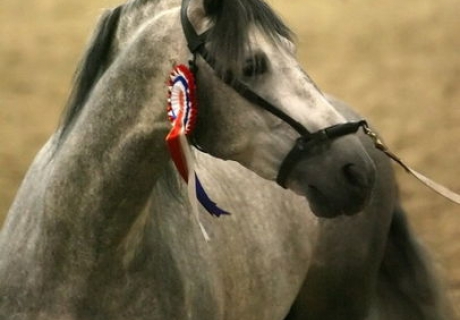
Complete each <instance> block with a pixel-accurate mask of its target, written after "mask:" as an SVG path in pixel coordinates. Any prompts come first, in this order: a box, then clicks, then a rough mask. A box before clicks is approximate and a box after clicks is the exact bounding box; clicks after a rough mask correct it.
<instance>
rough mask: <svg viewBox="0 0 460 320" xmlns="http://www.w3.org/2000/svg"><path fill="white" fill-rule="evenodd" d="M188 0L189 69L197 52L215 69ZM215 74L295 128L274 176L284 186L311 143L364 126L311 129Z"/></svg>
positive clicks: (184, 10)
mask: <svg viewBox="0 0 460 320" xmlns="http://www.w3.org/2000/svg"><path fill="white" fill-rule="evenodd" d="M189 2H190V0H182V7H181V23H182V28H183V31H184V35H185V38H186V40H187V46H188V48H189V50H190V52H191V53H192V54H193V56H194V59H193V60H191V61H190V62H189V63H190V67H191V69H192V72H194V73H196V72H197V71H198V69H197V67H196V64H195V58H196V55H197V54H199V55H200V56H201V57H202V58H203V60H204V61H206V62H207V63H208V65H209V66H210V67H211V68H212V69H213V70H214V71H215V72H216V69H215V61H214V58H213V57H211V56H210V54H209V52H208V51H207V50H206V46H205V44H206V40H207V39H206V36H207V34H208V32H209V30H208V31H206V32H205V33H203V34H200V35H198V34H197V33H196V31H195V29H194V27H193V25H192V24H191V22H190V20H189V19H188V16H187V9H188V5H189ZM216 74H217V72H216ZM217 75H218V76H219V78H220V79H221V80H222V81H223V82H225V83H226V84H227V85H228V86H230V87H232V88H233V89H234V90H235V91H236V92H238V93H239V94H240V95H241V96H242V97H243V98H245V99H246V100H248V101H249V102H251V103H253V104H255V105H258V106H259V107H261V108H262V109H264V110H266V111H268V112H270V113H272V114H273V115H274V116H276V117H278V118H280V119H281V120H283V121H284V122H286V123H287V124H288V125H289V126H291V127H292V128H293V129H294V130H295V131H297V133H299V135H300V137H299V138H298V139H297V140H296V143H295V144H294V146H293V148H292V149H291V151H290V152H289V153H288V155H287V156H286V158H285V159H284V160H283V162H282V163H281V166H280V169H279V172H278V176H277V178H276V182H277V183H278V184H279V185H280V186H282V187H283V188H286V181H287V178H288V176H289V174H290V172H291V170H292V168H293V166H294V165H295V163H297V162H298V161H299V160H300V159H301V158H302V157H303V156H305V155H307V154H308V152H309V150H311V147H312V146H313V145H318V144H322V143H325V142H327V141H331V140H334V139H336V138H339V137H342V136H345V135H349V134H353V133H356V132H357V131H358V130H359V128H360V127H367V122H366V121H365V120H360V121H356V122H347V123H343V124H337V125H334V126H331V127H327V128H325V129H321V130H319V131H316V132H313V133H312V132H310V131H309V130H308V129H307V128H305V127H304V126H303V125H302V124H301V123H300V122H298V121H297V120H295V119H293V118H291V117H290V116H289V115H288V114H286V113H285V112H284V111H282V110H281V109H279V108H277V107H276V106H274V105H273V104H271V103H270V102H268V101H267V100H265V99H264V98H262V97H261V96H259V95H258V94H257V93H255V92H254V91H252V90H251V89H250V88H249V87H248V86H247V85H246V84H244V83H242V82H241V81H238V79H228V78H226V77H223V76H221V75H219V74H217Z"/></svg>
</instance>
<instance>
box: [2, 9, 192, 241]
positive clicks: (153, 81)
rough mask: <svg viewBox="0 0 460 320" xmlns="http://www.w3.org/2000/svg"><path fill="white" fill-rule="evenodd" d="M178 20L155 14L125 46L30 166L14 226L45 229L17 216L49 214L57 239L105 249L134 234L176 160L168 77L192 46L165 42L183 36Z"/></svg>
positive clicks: (45, 221) (15, 209)
mask: <svg viewBox="0 0 460 320" xmlns="http://www.w3.org/2000/svg"><path fill="white" fill-rule="evenodd" d="M177 22H178V12H176V13H170V16H168V17H167V16H165V17H164V19H162V20H158V21H153V22H152V23H151V24H149V25H146V26H145V27H144V28H143V31H141V32H138V33H136V35H135V37H134V39H133V40H132V41H130V43H129V45H127V46H126V47H125V48H121V49H120V50H119V51H118V55H117V56H115V57H114V58H113V62H112V63H111V65H110V67H109V68H108V69H107V71H106V72H105V73H104V74H103V75H102V77H101V78H100V80H99V81H98V82H97V83H96V84H95V86H94V87H93V88H92V91H91V94H90V95H89V97H88V100H87V102H86V103H85V105H84V107H83V108H82V110H81V111H80V113H79V115H78V117H77V118H76V119H74V121H73V122H72V125H71V127H70V128H68V133H67V134H66V137H65V140H64V141H63V142H62V143H61V144H60V146H59V148H57V149H56V151H55V152H54V154H53V157H52V159H44V158H41V156H39V157H38V158H37V159H36V161H35V163H34V164H33V166H32V167H31V170H29V175H28V177H26V179H25V181H24V183H23V185H22V187H21V189H22V190H24V191H23V192H21V191H20V192H19V194H18V196H17V198H16V200H15V204H14V205H13V207H12V209H11V212H10V215H9V216H10V217H11V219H10V220H11V221H12V223H11V224H10V226H11V230H12V231H11V233H13V230H20V229H21V227H20V224H24V223H25V224H27V227H28V228H34V229H37V228H39V227H38V226H37V225H34V226H32V222H31V221H32V220H29V222H27V221H26V219H23V218H20V219H19V218H18V219H15V218H14V216H16V217H19V216H21V215H23V214H24V212H27V213H28V216H30V217H31V219H32V217H37V216H41V217H43V223H41V225H42V226H46V228H47V230H46V235H45V237H48V238H49V239H48V240H47V242H48V243H50V245H51V244H53V245H58V244H59V243H60V242H62V240H63V239H65V240H66V241H65V242H66V243H67V244H69V243H75V244H80V245H82V244H84V245H83V246H86V248H97V247H99V248H100V247H101V246H108V245H113V244H114V243H116V242H117V241H121V240H122V238H123V237H124V236H126V234H127V233H128V231H129V228H130V226H131V224H132V223H133V222H134V221H135V220H136V218H137V217H138V215H139V214H140V212H142V209H143V208H144V206H145V205H146V202H147V200H148V197H149V195H150V193H151V191H152V189H153V188H154V186H155V183H156V181H157V180H158V179H159V177H160V176H161V175H162V172H163V171H164V170H166V169H167V167H168V163H169V161H170V158H169V154H168V152H167V149H166V145H165V141H164V139H165V136H166V135H167V133H168V131H169V129H170V124H169V121H168V119H167V114H166V93H167V86H166V80H167V76H168V74H169V72H170V69H171V67H172V65H173V64H175V63H177V62H176V61H185V59H186V56H185V54H186V52H187V51H186V48H185V43H184V48H183V49H182V50H178V48H179V49H180V45H179V44H177V48H175V47H174V46H173V45H165V44H164V42H163V41H165V39H167V42H168V43H175V41H173V39H177V36H178V35H177V33H179V32H180V30H179V29H180V25H178V24H177ZM168 28H169V30H167V31H168V32H166V29H168ZM161 30H164V31H163V32H162V31H161ZM167 37H171V39H168V38H167ZM181 55H184V57H182V56H181ZM48 147H49V145H48ZM47 155H48V153H47ZM44 176H46V180H45V179H42V177H44ZM45 190H46V192H45ZM44 204H46V205H44ZM33 219H36V218H33ZM15 225H16V226H15ZM23 227H24V226H23ZM28 228H22V229H23V230H26V229H28ZM44 232H45V231H44ZM12 236H13V237H14V235H12ZM18 237H19V236H18ZM69 237H71V238H72V239H70V238H69ZM6 238H8V237H6ZM74 238H75V239H74ZM62 249H63V250H67V249H65V248H64V247H63V248H62Z"/></svg>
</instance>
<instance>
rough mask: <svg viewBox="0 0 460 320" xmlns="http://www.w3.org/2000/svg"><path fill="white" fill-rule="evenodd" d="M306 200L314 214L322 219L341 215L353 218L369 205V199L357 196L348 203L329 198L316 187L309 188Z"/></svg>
mask: <svg viewBox="0 0 460 320" xmlns="http://www.w3.org/2000/svg"><path fill="white" fill-rule="evenodd" d="M306 198H307V199H308V202H309V204H310V209H311V210H312V212H313V214H315V215H316V216H317V217H320V218H335V217H338V216H341V215H346V216H353V215H355V214H358V213H360V212H361V211H363V209H364V208H365V207H366V205H367V204H368V197H366V196H363V195H360V196H358V195H355V196H354V197H353V196H352V197H350V198H349V199H348V200H347V201H338V200H335V199H334V197H331V196H327V195H325V194H323V193H322V192H320V191H319V190H318V189H316V188H315V187H308V189H307V191H306Z"/></svg>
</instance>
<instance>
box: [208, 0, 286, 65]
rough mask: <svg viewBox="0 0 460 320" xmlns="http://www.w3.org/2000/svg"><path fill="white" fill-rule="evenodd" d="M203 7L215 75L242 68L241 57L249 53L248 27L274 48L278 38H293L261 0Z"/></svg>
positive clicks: (225, 1) (210, 0)
mask: <svg viewBox="0 0 460 320" xmlns="http://www.w3.org/2000/svg"><path fill="white" fill-rule="evenodd" d="M204 3H205V9H206V12H207V15H208V16H209V17H210V18H211V20H212V22H213V23H214V26H213V28H212V29H211V30H210V32H209V34H208V35H207V40H208V41H209V43H210V47H209V53H210V54H211V56H212V57H214V59H215V64H216V65H215V68H216V69H217V71H218V72H226V71H228V70H232V67H235V66H242V65H243V64H244V62H245V60H246V58H247V57H246V56H245V53H246V52H247V50H248V49H252V48H250V40H251V39H249V34H248V30H249V28H250V27H252V26H256V27H257V28H258V29H259V30H260V31H261V32H262V33H264V34H265V35H266V36H267V38H268V39H270V40H271V41H272V42H273V43H275V44H280V43H281V42H280V40H281V38H286V39H288V40H292V38H293V33H292V31H291V30H290V29H289V28H288V27H287V26H286V25H285V24H284V22H283V21H282V20H281V18H280V17H279V16H278V15H277V14H276V13H275V12H274V11H273V10H272V9H271V8H270V6H268V4H267V3H266V2H265V1H263V0H220V1H215V0H204ZM216 3H217V4H216ZM248 46H249V48H248Z"/></svg>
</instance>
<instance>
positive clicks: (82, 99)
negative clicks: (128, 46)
mask: <svg viewBox="0 0 460 320" xmlns="http://www.w3.org/2000/svg"><path fill="white" fill-rule="evenodd" d="M121 9H122V6H119V7H117V8H115V9H111V10H106V11H105V12H104V13H103V15H102V17H101V18H100V19H99V22H98V25H97V27H96V30H95V31H94V34H93V36H92V39H91V41H90V45H89V48H88V49H87V51H86V53H85V54H84V56H83V57H82V59H81V60H80V62H79V66H78V67H77V70H76V72H75V75H74V80H73V82H74V86H73V88H72V91H71V93H70V96H69V99H68V101H67V105H66V107H65V111H64V113H63V116H62V118H61V123H60V128H61V130H60V133H59V137H58V146H59V145H60V142H61V141H62V140H63V139H64V137H65V135H66V134H67V131H68V130H69V127H70V126H71V124H72V123H73V122H74V119H75V118H76V117H77V116H78V114H79V113H80V111H81V110H82V108H83V106H84V105H85V103H86V101H87V100H88V97H89V95H90V93H91V90H92V89H93V87H94V85H95V84H96V83H97V81H98V80H99V78H100V77H101V75H102V74H103V73H104V72H105V71H106V70H107V68H108V66H109V65H110V51H111V49H112V42H113V39H114V36H115V32H116V30H117V26H118V22H119V20H120V14H121Z"/></svg>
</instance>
